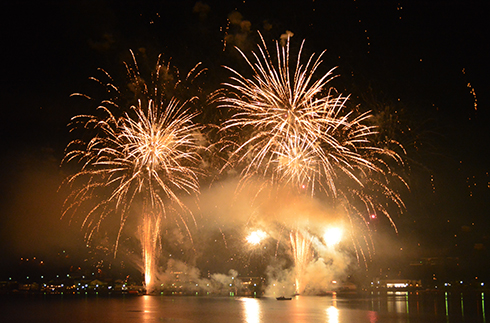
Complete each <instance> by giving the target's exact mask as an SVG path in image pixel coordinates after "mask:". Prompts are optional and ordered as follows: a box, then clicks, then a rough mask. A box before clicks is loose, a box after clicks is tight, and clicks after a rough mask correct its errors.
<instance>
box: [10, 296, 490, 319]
mask: <svg viewBox="0 0 490 323" xmlns="http://www.w3.org/2000/svg"><path fill="white" fill-rule="evenodd" d="M486 305H487V304H485V293H480V292H473V293H470V292H464V293H461V292H452V293H450V292H447V293H423V292H421V293H416V292H413V293H407V292H398V293H389V294H387V293H380V294H371V295H329V296H323V297H306V296H297V297H294V298H293V299H292V300H289V301H277V300H276V299H275V298H240V297H204V296H202V297H167V296H147V295H146V296H133V297H127V298H123V297H120V298H119V297H115V298H110V297H101V298H98V297H88V298H77V297H74V298H62V297H59V298H55V297H51V298H5V299H2V300H1V302H0V313H1V321H2V323H9V322H36V323H39V322H41V323H42V322H50V323H53V322H54V323H56V322H60V323H61V322H63V323H65V322H75V323H77V322H102V323H104V322H118V323H128V322H146V323H149V322H177V323H179V322H203V323H207V322H209V323H211V322H212V323H224V322H227V323H228V322H237V323H266V322H285V323H288V322H292V323H316V322H321V323H350V322H361V323H362V322H367V323H384V322H390V323H391V322H396V323H405V322H406V323H409V322H412V323H413V322H422V323H438V322H441V323H442V322H444V323H453V322H471V323H473V322H483V323H486V322H487V319H486V309H485V306H486Z"/></svg>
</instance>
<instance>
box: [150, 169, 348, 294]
mask: <svg viewBox="0 0 490 323" xmlns="http://www.w3.org/2000/svg"><path fill="white" fill-rule="evenodd" d="M184 203H186V205H189V207H190V209H189V212H190V213H192V214H193V215H194V217H195V220H196V221H195V223H196V225H194V224H193V223H191V224H189V226H188V227H189V228H190V229H189V230H190V234H191V239H189V237H187V235H186V234H184V233H183V228H182V227H173V228H170V227H169V228H167V229H166V230H164V231H163V233H164V234H163V238H162V240H163V242H162V247H163V250H162V254H165V255H168V256H165V257H162V258H167V259H166V260H165V264H164V265H163V266H161V269H160V272H159V273H158V274H157V275H156V276H157V277H156V278H155V279H156V280H157V287H158V286H159V285H160V287H163V288H164V289H165V290H166V291H168V290H173V288H174V287H173V286H177V285H178V286H179V289H180V292H185V293H196V292H197V293H211V294H220V295H222V294H227V293H228V292H229V291H230V288H231V289H232V290H233V291H235V290H237V291H239V290H240V288H241V287H240V286H241V285H240V284H239V283H238V282H239V281H238V280H237V277H251V276H261V277H265V278H266V286H264V290H265V294H266V295H267V296H274V295H275V296H279V295H291V294H294V293H295V291H296V287H295V284H296V283H297V282H296V280H297V279H298V275H301V280H302V285H303V288H302V289H301V293H302V294H318V293H322V292H325V291H329V290H333V289H335V287H336V286H335V284H332V281H333V280H336V281H339V282H340V281H342V280H344V279H345V278H346V277H347V275H348V273H349V269H350V267H351V265H352V264H353V263H354V261H353V258H354V257H353V256H352V252H351V251H350V249H349V248H348V247H346V246H349V241H343V242H341V244H340V245H338V246H327V242H326V241H325V240H324V238H323V234H324V233H325V231H326V229H327V228H329V227H332V226H335V227H342V228H343V231H347V229H348V225H347V224H346V223H344V219H345V215H344V214H343V212H342V211H341V210H338V209H336V208H334V207H331V206H329V205H325V204H324V203H323V202H322V201H320V200H318V199H316V198H314V197H311V196H309V195H307V194H299V195H298V194H295V192H293V191H291V190H290V189H287V188H277V187H272V186H270V185H267V183H263V182H259V181H257V182H252V181H249V182H247V183H245V184H244V183H241V182H239V181H238V180H237V179H235V178H233V179H229V180H222V181H219V182H215V183H214V184H213V185H212V186H211V187H208V188H204V189H202V190H201V194H200V197H199V199H198V200H197V201H196V200H190V198H189V200H187V201H185V200H184ZM256 230H262V231H264V232H265V233H266V237H265V238H264V239H263V241H261V242H260V243H258V244H252V243H249V242H247V236H248V235H249V234H250V233H251V232H253V231H256ZM294 230H300V231H301V232H304V234H305V236H306V237H307V239H309V241H310V247H309V248H310V249H311V250H309V251H308V252H311V254H312V258H311V262H308V263H307V264H305V266H304V270H303V271H302V272H300V273H299V272H298V270H297V268H296V267H297V266H298V264H296V263H295V260H294V254H293V252H292V251H291V242H290V237H289V235H290V232H292V231H294ZM344 239H346V238H345V237H344ZM191 240H192V241H191ZM202 273H204V275H203V274H202ZM224 273H226V274H224ZM177 276H178V277H177ZM203 276H205V277H203ZM162 284H163V286H161V285H162ZM172 284H174V285H173V286H172ZM175 284H177V285H175ZM230 284H232V285H231V286H230Z"/></svg>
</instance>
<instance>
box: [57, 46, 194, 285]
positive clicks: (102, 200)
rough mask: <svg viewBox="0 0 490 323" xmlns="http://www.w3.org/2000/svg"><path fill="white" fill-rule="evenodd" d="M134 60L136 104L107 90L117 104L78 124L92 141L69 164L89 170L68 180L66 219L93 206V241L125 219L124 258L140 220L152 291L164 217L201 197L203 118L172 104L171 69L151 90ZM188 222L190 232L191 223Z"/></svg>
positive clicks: (72, 147)
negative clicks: (131, 228) (133, 220)
mask: <svg viewBox="0 0 490 323" xmlns="http://www.w3.org/2000/svg"><path fill="white" fill-rule="evenodd" d="M131 54H132V57H133V62H134V67H133V66H130V65H128V64H126V70H127V75H128V78H129V80H130V83H129V89H130V92H132V93H133V94H134V98H133V100H135V101H136V103H135V104H129V103H128V102H125V101H124V100H123V93H122V91H120V90H119V89H118V88H117V87H116V86H115V85H114V84H113V83H112V82H110V83H109V84H107V85H106V87H107V89H108V92H109V94H112V95H113V98H112V99H109V100H103V101H102V102H101V103H100V104H99V106H98V108H97V111H98V114H97V115H78V116H75V117H74V118H72V123H71V126H72V130H76V129H82V131H83V132H82V137H88V140H85V141H84V140H82V139H76V140H74V141H72V142H70V143H69V144H68V146H67V149H66V154H65V157H64V159H63V163H69V162H71V161H77V162H78V163H80V164H81V165H82V166H81V170H80V171H79V172H78V173H76V174H74V175H72V176H70V177H68V179H67V181H66V182H67V183H68V184H69V185H70V187H72V190H73V191H72V193H71V194H70V195H69V196H68V198H67V200H66V202H65V205H64V213H63V216H64V215H65V214H67V213H69V212H72V215H74V214H75V213H77V210H80V211H81V209H82V207H88V210H89V211H88V212H86V216H85V218H84V220H83V222H82V228H83V229H86V230H87V234H86V238H87V240H88V241H90V240H91V239H92V236H93V234H94V233H95V232H97V231H98V230H100V228H101V224H102V222H103V221H104V219H106V218H107V217H109V216H111V215H112V216H118V217H119V229H118V234H117V238H116V242H115V246H114V252H115V253H116V251H117V249H118V244H119V238H120V236H121V232H122V230H123V227H124V225H125V223H126V221H127V219H128V216H129V215H130V214H135V216H137V217H138V218H139V223H140V228H139V232H140V237H141V242H142V247H143V258H144V266H145V276H146V277H145V281H146V282H147V284H148V283H150V281H151V277H150V276H151V271H152V270H153V268H154V261H155V259H156V258H155V257H156V247H157V245H158V243H157V241H158V238H159V233H160V227H159V226H160V223H161V221H162V218H163V217H164V216H166V214H167V213H168V211H169V210H171V208H172V205H177V206H178V207H179V208H180V209H181V210H185V209H186V208H185V205H184V204H183V203H182V201H181V200H180V198H179V194H181V193H186V194H190V193H194V192H197V191H198V190H199V183H198V174H199V171H198V168H197V163H198V162H199V160H200V156H199V150H200V149H201V148H202V147H201V146H200V144H199V142H200V139H199V132H200V129H201V127H200V126H199V125H197V124H195V123H194V122H193V119H194V118H195V117H196V115H197V113H192V112H190V108H189V107H188V106H189V105H190V102H189V101H185V102H184V103H182V104H181V103H179V101H178V100H177V99H175V98H172V99H170V100H169V99H167V93H166V91H167V86H168V83H169V82H168V80H169V79H171V78H169V77H168V76H169V65H163V63H162V61H161V59H160V57H159V58H158V60H157V64H156V67H155V70H154V72H153V73H152V83H151V87H148V85H147V83H146V82H145V81H144V79H143V78H142V76H141V74H140V72H139V69H138V66H137V64H136V59H135V57H134V55H133V53H132V52H131ZM106 75H107V77H109V78H110V76H109V75H108V74H107V73H106ZM94 80H96V81H98V82H99V83H101V84H103V83H102V82H101V81H99V80H97V79H95V78H94ZM111 81H112V79H111ZM177 83H178V82H177ZM75 95H81V94H75ZM82 96H85V95H82ZM94 205H95V206H94ZM140 205H142V207H141V206H140ZM136 206H140V207H139V208H138V207H136ZM80 211H79V212H80ZM179 214H180V213H179ZM180 219H181V220H182V222H183V224H184V225H185V226H186V227H187V224H186V221H185V220H184V218H183V217H182V216H180ZM147 288H150V286H147Z"/></svg>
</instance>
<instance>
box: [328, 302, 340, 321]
mask: <svg viewBox="0 0 490 323" xmlns="http://www.w3.org/2000/svg"><path fill="white" fill-rule="evenodd" d="M326 312H327V322H328V323H339V310H338V309H337V308H336V307H335V306H330V307H329V308H327V310H326Z"/></svg>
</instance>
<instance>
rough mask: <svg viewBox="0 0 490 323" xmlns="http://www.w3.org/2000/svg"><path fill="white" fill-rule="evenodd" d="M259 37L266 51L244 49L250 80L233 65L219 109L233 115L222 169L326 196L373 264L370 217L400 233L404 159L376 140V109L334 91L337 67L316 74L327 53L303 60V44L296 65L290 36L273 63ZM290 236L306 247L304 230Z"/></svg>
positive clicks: (359, 251)
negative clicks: (397, 216) (395, 213)
mask: <svg viewBox="0 0 490 323" xmlns="http://www.w3.org/2000/svg"><path fill="white" fill-rule="evenodd" d="M260 37H261V40H262V46H261V45H259V46H258V52H252V58H248V57H247V55H245V53H243V52H242V51H240V50H239V49H237V50H238V51H239V52H240V53H241V55H242V57H243V58H244V59H245V61H246V62H247V63H248V66H249V67H250V68H251V70H252V73H253V75H252V77H251V78H247V77H245V76H242V75H241V74H240V73H238V72H237V71H235V70H233V69H232V68H229V67H227V69H228V70H229V71H231V73H232V74H233V76H232V77H231V81H230V82H229V83H226V84H225V86H226V88H227V90H228V91H227V92H226V91H223V95H222V97H221V98H220V101H221V103H220V106H221V107H223V108H228V109H230V110H231V111H232V116H231V118H229V119H228V120H226V121H225V122H224V123H223V125H222V132H223V133H225V136H224V139H223V143H224V147H225V148H224V149H229V150H230V151H231V152H230V158H229V160H228V163H227V164H226V165H225V166H224V168H223V169H225V168H227V167H231V166H235V167H239V168H240V169H241V185H243V184H244V183H246V182H247V181H249V180H251V179H253V178H259V179H262V180H265V181H266V182H268V183H270V184H271V185H273V186H276V187H279V186H287V187H290V188H292V189H293V190H294V191H296V192H297V193H303V192H304V193H306V192H309V193H308V194H310V195H311V196H315V195H320V194H321V195H322V196H323V197H324V199H325V200H330V201H332V202H333V203H335V205H340V206H341V207H343V208H344V210H345V214H346V216H347V217H348V219H349V222H350V225H351V228H352V230H351V231H352V232H351V237H352V239H353V242H354V247H355V249H356V254H357V256H358V259H359V258H360V255H361V256H362V258H363V260H364V261H366V258H369V257H370V256H369V254H370V253H371V248H372V246H373V243H372V238H371V233H370V228H369V216H371V215H377V214H382V215H384V216H386V217H387V218H388V219H389V221H390V223H391V224H392V226H393V227H394V228H395V230H396V226H395V224H394V222H393V220H392V218H391V216H390V213H389V211H388V209H389V207H392V206H394V207H395V208H396V209H397V210H400V211H401V210H403V209H404V204H403V201H402V199H401V198H400V196H399V194H398V193H397V191H395V190H394V189H393V188H392V185H393V183H395V182H401V183H402V184H403V185H406V183H405V181H404V180H403V178H402V177H401V176H399V175H398V174H397V173H396V172H395V171H394V170H393V169H394V168H393V165H396V166H403V160H402V158H401V156H400V155H399V154H398V153H397V152H396V151H395V150H394V149H390V147H391V146H392V145H391V142H392V140H391V139H387V140H385V141H383V142H380V141H379V139H377V138H376V137H377V133H378V131H377V127H376V125H374V124H372V121H371V120H370V118H371V114H370V113H369V112H364V113H359V112H357V109H349V108H348V107H347V104H346V102H347V100H348V97H346V96H342V95H341V94H338V93H337V92H336V91H335V90H334V89H333V88H330V87H329V82H330V81H331V80H332V79H333V78H334V75H333V69H331V70H329V71H328V72H327V73H325V74H320V75H317V74H319V72H318V71H319V67H320V65H321V63H322V56H323V54H324V52H323V53H321V54H320V55H315V54H313V55H311V56H310V57H309V58H308V60H307V61H306V63H302V60H301V56H302V51H303V45H304V41H303V43H302V44H301V47H300V49H299V53H298V55H297V59H296V63H295V64H294V63H293V64H290V40H289V38H288V40H287V42H286V43H285V45H284V46H281V45H280V44H279V42H276V56H275V59H274V60H273V56H271V54H270V52H269V50H268V48H267V46H266V43H265V41H264V39H263V38H262V35H260ZM393 142H394V141H393ZM354 229H356V230H354ZM355 231H358V232H359V231H361V234H357V233H355ZM291 234H292V235H291V244H292V248H293V250H294V249H296V250H298V246H299V245H303V244H302V243H301V244H298V243H296V242H295V241H296V240H297V239H298V235H299V234H300V232H297V233H291ZM293 238H294V239H293ZM363 246H364V247H363ZM364 248H367V252H368V255H365V252H364V250H363V249H364ZM297 254H298V253H297V252H294V251H293V255H294V259H295V263H296V265H297V266H298V265H299V264H300V263H302V262H303V261H301V260H300V259H299V258H298V257H299V256H298V255H297Z"/></svg>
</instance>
